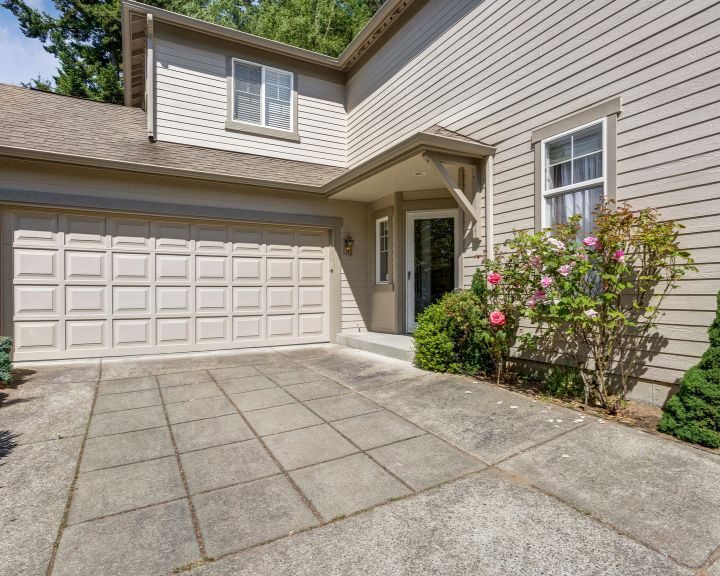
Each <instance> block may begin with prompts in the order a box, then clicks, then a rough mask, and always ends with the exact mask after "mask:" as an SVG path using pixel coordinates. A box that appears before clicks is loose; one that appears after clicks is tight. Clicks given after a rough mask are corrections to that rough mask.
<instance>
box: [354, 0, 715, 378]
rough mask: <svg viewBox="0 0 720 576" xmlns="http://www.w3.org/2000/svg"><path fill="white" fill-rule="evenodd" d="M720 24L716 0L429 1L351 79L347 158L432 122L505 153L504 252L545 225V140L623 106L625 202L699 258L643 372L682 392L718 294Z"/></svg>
mask: <svg viewBox="0 0 720 576" xmlns="http://www.w3.org/2000/svg"><path fill="white" fill-rule="evenodd" d="M719 19H720V3H718V2H717V0H712V1H711V0H696V1H693V2H679V1H671V0H667V1H662V2H635V3H628V2H624V1H622V0H616V1H609V0H601V1H596V2H587V1H584V0H570V1H561V2H555V3H549V2H531V1H525V2H500V1H499V0H485V1H480V0H458V1H457V2H452V3H448V2H440V1H430V2H428V3H426V4H424V5H423V6H422V7H421V8H420V9H419V10H418V11H417V13H416V14H415V15H414V16H413V18H412V20H411V21H410V22H409V23H408V24H407V25H405V26H404V28H402V29H401V30H399V31H398V32H397V33H396V34H395V35H394V36H392V37H391V38H389V39H388V40H387V42H386V43H385V45H384V46H382V48H381V49H379V50H378V51H377V52H376V53H374V54H373V55H372V56H371V57H370V58H369V59H367V60H366V62H364V64H363V65H362V67H361V68H359V69H358V70H357V71H355V72H354V74H353V76H352V77H351V78H350V79H349V82H348V114H349V116H348V134H349V146H348V159H349V163H350V165H355V164H357V163H359V162H362V161H363V160H366V159H367V158H370V157H371V156H372V155H374V154H376V153H378V152H379V151H381V150H382V149H384V148H387V147H389V146H391V145H393V144H394V143H396V142H397V141H399V140H400V139H402V138H404V137H406V136H408V135H409V134H411V133H413V132H416V131H418V130H420V129H422V128H425V127H427V126H429V125H431V124H440V125H442V126H445V127H446V128H449V129H451V130H455V131H458V132H460V133H461V134H463V135H466V136H469V137H472V138H477V139H479V140H482V141H484V142H487V143H489V144H491V145H495V146H497V154H496V156H495V178H494V212H495V218H494V225H495V242H496V243H501V242H503V241H504V240H506V239H508V238H509V237H510V236H511V235H512V232H513V230H520V229H533V227H534V217H535V211H536V209H538V207H536V206H535V200H534V192H533V186H534V158H533V150H532V146H531V142H530V136H531V133H532V131H533V130H535V129H537V128H539V127H540V126H543V125H545V124H548V123H551V122H554V121H556V120H558V119H560V118H562V117H564V116H567V115H570V114H574V113H576V112H578V111H580V110H582V109H584V108H586V107H589V106H592V105H594V104H596V103H598V102H601V101H604V100H607V99H609V98H613V97H617V96H620V97H622V100H623V112H622V113H621V114H620V116H619V117H618V121H617V198H618V200H619V201H624V200H627V201H629V202H630V203H631V204H632V206H634V207H636V208H643V207H646V206H650V207H654V208H658V209H660V210H661V213H662V214H663V215H664V216H665V217H667V218H673V219H677V220H678V221H679V222H681V223H682V224H684V225H685V226H686V228H685V230H684V231H683V234H682V236H681V239H680V242H681V245H682V247H683V248H687V249H689V250H690V251H691V253H692V255H693V256H694V258H695V259H696V261H697V262H698V268H699V272H698V273H697V274H692V275H690V276H689V277H688V279H686V280H684V281H682V282H681V283H680V285H679V287H678V288H677V289H676V290H674V291H673V292H672V294H671V295H670V296H669V297H668V298H667V300H666V302H665V305H664V308H665V314H664V317H663V318H662V319H661V324H660V331H661V333H662V334H663V335H664V336H665V337H666V338H667V342H666V345H665V346H664V348H663V350H662V352H660V353H659V354H656V355H654V356H653V357H651V358H648V359H647V360H646V368H645V370H644V373H643V374H642V378H644V379H646V380H650V381H659V382H664V383H675V382H677V379H678V378H679V377H680V376H681V375H682V373H683V372H684V371H685V370H686V369H687V368H688V367H689V366H691V365H692V364H694V363H695V362H696V360H697V358H698V357H699V356H700V354H701V353H702V352H703V350H704V349H705V347H706V345H707V333H706V330H707V326H708V324H709V323H710V321H711V319H712V317H713V311H714V307H715V293H716V292H717V290H718V288H720V250H718V249H717V246H718V243H719V242H720V229H719V225H718V223H719V222H720V201H719V200H718V195H717V186H718V183H719V181H720V171H718V169H717V166H718V165H719V163H720V139H719V138H718V135H719V134H720V124H719V123H718V120H717V107H718V100H720V92H718V88H717V85H718V75H717V58H718V51H720V44H718V42H717V39H716V38H717V36H718V33H720V24H719V22H720V20H719ZM450 60H452V63H451V65H448V63H449V61H450ZM473 256H474V254H473V253H471V252H469V253H468V259H467V261H468V264H467V268H468V270H467V271H466V277H468V278H469V276H470V274H471V271H472V264H471V263H472V259H473Z"/></svg>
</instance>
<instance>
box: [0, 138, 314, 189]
mask: <svg viewBox="0 0 720 576" xmlns="http://www.w3.org/2000/svg"><path fill="white" fill-rule="evenodd" d="M0 157H6V158H16V159H21V160H37V161H40V162H51V163H57V164H65V165H71V166H88V167H92V168H101V169H110V170H125V171H129V172H137V173H142V174H154V175H158V176H172V177H178V178H188V179H193V180H205V181H211V182H225V183H229V184H241V185H245V186H253V187H259V188H270V189H273V190H287V191H291V192H304V193H310V194H314V195H316V196H320V195H322V192H323V189H322V187H321V186H310V185H304V184H293V183H288V182H276V181H271V180H266V179H260V178H248V177H241V176H231V175H229V174H217V173H214V172H203V171H198V170H189V169H185V168H173V167H168V166H157V165H153V164H141V163H137V162H127V161H124V160H109V159H105V158H97V157H92V156H75V155H72V154H63V153H61V152H48V151H45V150H36V149H33V148H18V147H13V146H0Z"/></svg>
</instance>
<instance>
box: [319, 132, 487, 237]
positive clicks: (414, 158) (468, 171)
mask: <svg viewBox="0 0 720 576" xmlns="http://www.w3.org/2000/svg"><path fill="white" fill-rule="evenodd" d="M494 154H495V147H494V146H491V145H489V144H486V143H484V142H480V141H478V140H473V139H471V138H468V137H466V136H463V135H461V134H458V133H456V132H452V131H450V130H447V129H446V128H443V127H442V126H437V125H435V126H431V127H430V128H427V129H425V130H423V131H422V132H418V133H416V134H413V135H412V136H410V137H409V138H407V139H405V140H403V141H402V142H400V143H398V144H396V145H394V146H392V147H391V148H388V149H387V150H385V151H384V152H382V153H380V154H378V155H377V156H375V157H373V158H372V159H370V160H368V161H367V162H363V163H361V164H359V165H358V166H355V167H354V168H351V169H350V170H348V172H346V173H345V174H343V175H341V176H339V177H337V178H335V179H334V180H333V181H331V182H329V183H328V184H327V185H326V191H325V194H326V196H327V197H328V198H333V199H338V200H354V201H359V202H373V201H375V200H378V199H380V198H382V197H383V196H387V195H388V194H392V193H393V192H408V191H417V190H438V189H446V190H447V191H448V192H449V193H450V195H451V196H452V197H453V198H454V199H455V201H456V202H457V204H458V206H459V207H460V208H461V209H462V211H463V213H464V214H465V215H466V217H467V220H469V221H470V222H471V223H472V228H473V237H474V238H477V239H479V238H481V237H482V226H483V222H482V218H481V211H482V200H483V199H484V201H485V206H484V207H485V214H486V218H485V221H486V223H485V237H486V238H485V241H486V245H487V249H488V250H491V248H490V246H491V244H492V238H491V237H490V236H489V235H488V232H492V227H491V225H490V224H489V221H488V218H487V215H490V214H492V161H493V157H494Z"/></svg>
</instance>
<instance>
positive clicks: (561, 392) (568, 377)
mask: <svg viewBox="0 0 720 576" xmlns="http://www.w3.org/2000/svg"><path fill="white" fill-rule="evenodd" d="M583 390H584V385H583V379H582V376H580V373H579V372H578V371H577V370H575V369H573V368H569V367H567V366H555V367H553V368H551V369H550V370H548V371H547V373H546V374H545V377H544V379H543V392H544V393H545V394H547V395H548V396H552V397H553V398H561V399H563V400H576V399H579V398H582V397H583Z"/></svg>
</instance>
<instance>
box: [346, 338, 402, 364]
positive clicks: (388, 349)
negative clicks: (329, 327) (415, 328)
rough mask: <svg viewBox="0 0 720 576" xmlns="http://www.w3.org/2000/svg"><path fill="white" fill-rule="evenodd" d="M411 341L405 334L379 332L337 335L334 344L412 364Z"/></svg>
mask: <svg viewBox="0 0 720 576" xmlns="http://www.w3.org/2000/svg"><path fill="white" fill-rule="evenodd" d="M412 341H413V340H412V336H407V335H405V334H382V333H380V332H361V333H358V334H338V335H337V337H336V342H337V343H338V344H342V345H343V346H348V347H349V348H357V349H358V350H364V351H365V352H372V353H373V354H379V355H380V356H386V357H387V358H395V359H397V360H405V361H406V362H412V361H413V359H414V358H415V352H414V351H413V347H412Z"/></svg>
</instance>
